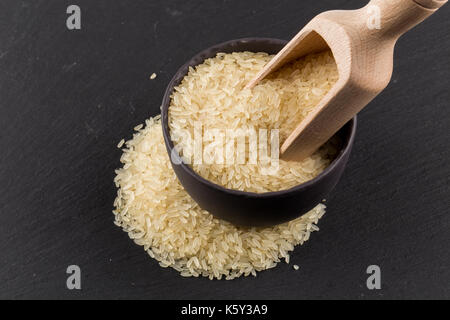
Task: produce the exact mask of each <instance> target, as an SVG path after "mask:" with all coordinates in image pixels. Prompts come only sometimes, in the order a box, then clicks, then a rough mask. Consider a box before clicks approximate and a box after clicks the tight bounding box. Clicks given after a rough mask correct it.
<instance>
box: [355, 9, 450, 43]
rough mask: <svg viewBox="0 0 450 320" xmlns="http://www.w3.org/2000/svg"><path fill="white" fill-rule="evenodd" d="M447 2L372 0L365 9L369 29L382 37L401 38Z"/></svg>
mask: <svg viewBox="0 0 450 320" xmlns="http://www.w3.org/2000/svg"><path fill="white" fill-rule="evenodd" d="M445 3H447V0H371V1H370V2H369V4H367V6H366V7H365V8H363V10H366V17H367V21H366V24H367V27H368V29H369V30H376V31H378V32H377V33H378V34H379V35H380V36H382V37H388V38H399V37H400V36H401V35H403V34H404V33H406V32H407V31H408V30H410V29H412V28H413V27H414V26H416V25H418V24H419V23H421V22H422V21H423V20H425V19H426V18H428V17H429V16H431V15H432V14H433V13H434V12H436V11H437V10H438V9H439V8H440V7H442V6H443V5H444V4H445ZM372 33H373V32H372Z"/></svg>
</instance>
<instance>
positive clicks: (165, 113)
mask: <svg viewBox="0 0 450 320" xmlns="http://www.w3.org/2000/svg"><path fill="white" fill-rule="evenodd" d="M251 41H260V42H274V43H279V44H286V43H287V41H286V40H282V39H276V38H259V37H254V38H241V39H235V40H229V41H226V42H222V43H219V44H216V45H213V46H211V47H209V48H207V49H204V50H202V51H201V52H199V53H197V54H196V55H195V56H193V57H192V58H191V59H189V60H188V61H187V62H186V63H185V64H183V65H182V66H181V67H180V68H179V69H178V70H177V71H176V73H175V75H174V76H173V77H172V79H171V80H170V82H169V84H168V85H167V87H166V90H165V92H164V97H163V101H162V104H161V127H162V131H163V137H164V142H165V144H166V148H167V152H168V156H169V159H170V162H171V164H172V166H180V167H181V168H182V169H183V170H184V171H185V172H186V173H188V174H189V175H190V176H191V177H192V178H194V179H195V180H197V181H198V182H199V183H201V184H204V185H206V186H207V187H209V188H212V189H215V190H216V191H220V192H224V193H228V194H232V195H236V196H242V197H249V198H270V197H276V196H284V195H288V194H290V193H294V192H299V191H303V190H304V189H307V188H309V187H311V186H312V185H314V184H316V183H318V182H320V181H322V180H323V179H325V177H326V176H328V175H329V174H330V173H331V172H333V171H334V170H335V169H336V167H337V166H338V165H339V163H340V162H341V161H343V160H344V158H345V156H346V155H347V154H348V153H349V152H350V151H351V148H352V145H353V142H354V140H355V135H356V127H357V116H356V115H355V116H354V117H353V118H352V119H351V120H350V121H348V122H347V123H346V124H345V125H344V126H346V125H348V124H350V126H351V127H350V134H349V135H348V136H347V137H346V139H345V141H344V147H343V148H341V150H340V152H339V154H338V155H337V156H336V158H335V159H334V160H333V161H332V162H331V163H330V165H328V166H327V167H326V168H325V170H324V171H322V172H321V173H320V174H318V175H317V176H316V177H314V178H313V179H311V180H308V181H306V182H303V183H301V184H298V185H295V186H293V187H291V188H289V189H284V190H279V191H269V192H264V193H257V192H248V191H241V190H234V189H229V188H225V187H223V186H221V185H218V184H216V183H214V182H212V181H210V180H207V179H205V178H203V177H202V176H200V175H199V174H198V173H196V172H195V171H194V169H192V168H191V167H190V166H189V165H187V164H185V163H184V162H183V161H182V159H181V157H180V155H179V154H178V152H176V153H175V156H176V160H177V162H179V164H175V163H173V161H172V150H173V149H174V144H173V141H172V139H171V137H170V129H169V107H170V101H171V98H170V96H171V95H172V92H173V89H174V88H175V86H177V85H178V84H179V83H178V84H175V82H177V81H180V82H181V81H182V79H183V78H184V77H185V76H186V74H187V73H188V72H189V67H190V66H192V67H195V66H196V65H195V66H193V65H192V64H191V62H192V61H194V60H200V59H202V57H203V56H205V55H207V54H208V53H210V52H211V51H213V50H217V49H220V48H222V47H225V46H228V45H231V44H234V43H246V42H251ZM219 52H220V51H217V53H219ZM203 60H205V59H204V58H203ZM197 65H198V64H197ZM177 179H179V178H178V176H177Z"/></svg>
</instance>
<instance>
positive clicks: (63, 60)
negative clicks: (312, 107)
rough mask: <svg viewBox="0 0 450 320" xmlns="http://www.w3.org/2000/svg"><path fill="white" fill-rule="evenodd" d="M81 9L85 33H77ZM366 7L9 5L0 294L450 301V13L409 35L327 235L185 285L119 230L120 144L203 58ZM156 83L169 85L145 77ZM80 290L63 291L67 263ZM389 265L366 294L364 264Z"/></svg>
mask: <svg viewBox="0 0 450 320" xmlns="http://www.w3.org/2000/svg"><path fill="white" fill-rule="evenodd" d="M72 3H75V4H78V5H79V6H80V7H81V9H82V29H81V30H79V31H69V30H67V28H66V26H65V21H66V17H67V14H66V8H67V6H68V5H69V4H72ZM364 3H365V1H362V0H321V1H311V0H304V1H293V0H279V1H268V0H258V1H257V0H251V1H249V0H246V1H241V0H224V1H211V0H195V1H184V0H176V1H174V0H171V1H163V0H151V1H147V0H133V1H131V0H128V1H125V0H117V1H106V0H96V1H87V0H77V1H74V2H72V1H65V0H64V1H54V0H49V1H44V0H36V1H31V0H30V1H18V0H0V183H1V192H0V298H19V299H20V298H155V299H157V298H175V299H181V298H194V299H200V298H204V299H215V298H231V299H232V298H255V299H278V298H286V299H297V298H355V299H360V298H362V299H364V298H384V299H387V298H450V271H449V265H450V251H449V247H448V244H449V242H450V235H449V230H450V228H449V227H450V216H449V212H448V210H449V209H448V208H449V205H450V203H449V191H450V190H449V184H450V179H449V173H450V166H449V163H448V161H449V160H450V154H449V145H450V134H449V128H448V126H449V121H450V111H449V110H450V109H449V107H450V106H449V101H450V96H449V80H448V79H449V77H450V34H449V33H448V30H450V20H449V16H450V6H449V5H447V6H446V7H444V8H442V9H441V10H440V12H438V13H436V14H435V16H433V17H432V18H430V19H429V20H427V21H426V22H425V23H423V24H422V25H420V26H418V27H417V28H416V29H415V30H414V31H412V32H411V33H409V34H408V35H407V36H405V37H404V38H402V39H401V40H400V41H399V43H398V46H397V49H396V52H395V71H394V75H393V81H392V83H391V84H390V86H389V87H388V88H387V89H386V91H385V92H383V93H382V94H381V95H380V96H379V97H378V98H377V99H376V100H375V101H374V102H373V103H371V105H370V106H369V107H367V108H366V109H365V110H364V111H363V112H361V114H360V118H359V120H360V121H359V128H358V136H357V141H356V145H355V148H354V151H353V154H352V157H351V160H350V164H349V166H348V168H347V170H346V172H345V174H344V177H343V179H342V181H341V182H340V184H339V185H338V188H337V189H336V190H335V192H334V193H333V194H332V195H331V196H330V197H329V200H328V202H327V204H328V214H327V215H326V216H325V218H324V219H323V221H322V222H321V223H320V225H319V226H320V228H321V231H320V232H319V233H316V234H314V235H313V236H312V239H311V241H310V242H308V243H307V244H306V245H305V246H303V247H299V248H297V249H296V250H295V252H294V253H293V255H292V259H291V260H292V262H293V263H296V264H298V265H300V267H301V269H300V270H299V271H294V270H293V269H292V266H289V265H286V264H280V265H279V267H277V268H276V269H273V270H271V271H267V272H263V273H260V274H259V275H258V277H257V278H248V279H238V280H235V281H231V282H226V281H208V280H206V279H184V278H181V277H180V276H179V275H178V273H177V272H175V271H173V270H172V269H162V268H160V267H159V266H158V264H157V263H156V262H155V261H153V260H152V259H150V258H149V257H148V256H147V255H146V254H145V252H144V251H143V250H142V248H140V247H138V246H136V245H134V244H133V243H132V241H131V240H129V239H128V237H127V235H126V234H125V233H123V232H122V231H120V230H119V229H118V228H117V227H115V226H114V225H113V215H112V213H111V210H112V203H113V200H114V197H115V192H116V190H115V187H114V185H113V182H112V181H113V178H114V169H115V168H117V167H118V166H119V164H120V163H119V158H120V151H119V150H118V149H117V148H116V144H117V143H118V142H119V141H120V139H122V137H126V138H129V137H131V134H132V128H133V127H134V126H135V125H137V124H139V123H142V122H143V121H144V120H145V119H146V118H148V117H149V116H152V115H156V114H157V113H158V111H159V106H160V102H161V99H162V95H163V91H164V88H165V86H166V85H167V84H168V82H169V79H170V77H171V75H173V74H174V72H175V71H176V70H177V69H178V67H179V66H180V65H182V64H183V63H184V62H185V61H186V60H188V59H189V58H190V57H191V56H193V55H194V54H195V53H197V52H198V51H200V50H202V49H204V48H206V47H208V46H210V45H213V44H215V43H219V42H222V41H225V40H229V39H236V38H241V37H247V36H261V37H277V38H284V39H289V38H290V37H292V36H293V35H294V34H295V33H296V32H297V31H298V30H299V29H300V28H301V26H303V25H304V24H306V23H307V22H308V21H309V19H311V18H312V17H313V16H315V15H316V14H318V13H320V12H321V11H324V10H327V9H351V8H357V7H360V6H362V5H363V4H364ZM153 72H156V73H157V74H158V78H157V79H156V80H153V81H150V80H149V79H148V78H149V76H150V75H151V74H152V73H153ZM71 264H77V265H79V266H80V267H81V270H82V288H83V289H82V290H81V291H69V290H67V289H66V286H65V281H66V277H67V275H66V273H65V270H66V268H67V266H68V265H71ZM372 264H376V265H379V266H380V267H381V270H382V288H383V289H382V290H379V291H369V290H368V289H367V288H366V285H365V282H366V278H367V275H366V273H365V271H366V268H367V266H369V265H372Z"/></svg>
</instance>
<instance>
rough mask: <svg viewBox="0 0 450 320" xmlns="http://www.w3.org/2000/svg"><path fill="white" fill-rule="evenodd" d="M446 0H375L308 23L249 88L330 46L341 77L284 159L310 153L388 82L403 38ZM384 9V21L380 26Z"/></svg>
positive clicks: (287, 146) (284, 150)
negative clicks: (355, 8)
mask: <svg viewBox="0 0 450 320" xmlns="http://www.w3.org/2000/svg"><path fill="white" fill-rule="evenodd" d="M446 2H447V0H440V1H439V0H389V1H387V0H372V1H370V3H369V4H367V6H365V7H363V8H361V9H357V10H346V11H344V10H336V11H328V12H324V13H322V14H320V15H318V16H316V17H315V18H314V19H313V20H312V21H311V22H310V23H308V24H307V25H306V26H305V27H304V28H303V29H302V30H301V31H300V32H299V33H298V34H297V35H296V36H295V37H294V38H293V39H292V40H291V41H290V42H289V43H288V44H287V45H286V46H285V47H284V48H283V49H282V50H281V51H280V52H279V53H278V54H277V55H276V56H275V57H274V58H273V59H272V61H270V62H269V63H268V64H267V65H266V67H265V68H264V69H263V70H262V71H261V72H260V73H259V74H258V75H257V76H256V77H255V79H253V80H252V81H251V82H250V83H249V84H248V85H247V87H249V88H252V87H254V86H255V85H256V84H257V83H258V82H259V81H261V80H262V79H263V78H265V77H266V76H267V75H268V74H270V73H271V72H273V71H275V70H277V69H279V68H280V67H282V66H283V65H284V64H286V63H288V62H290V61H293V60H295V59H298V58H300V57H302V56H305V55H306V54H309V53H316V52H320V51H323V50H327V49H331V51H332V53H333V55H334V58H335V60H336V64H337V67H338V71H339V80H338V82H337V83H336V85H335V86H334V87H333V88H332V89H331V90H330V91H329V92H328V93H327V95H326V96H325V97H324V98H323V100H322V101H321V102H320V103H319V104H318V105H317V106H316V108H315V109H314V110H313V111H312V112H311V113H310V114H309V115H308V116H307V117H306V118H305V119H304V120H303V121H302V122H301V123H300V124H299V125H298V127H296V128H295V129H294V131H293V132H292V133H291V134H290V136H289V137H288V138H287V139H286V141H284V143H283V145H282V146H281V150H280V151H281V157H282V158H283V159H285V160H301V159H303V158H305V157H307V156H309V155H311V154H312V153H313V152H314V151H315V150H317V148H319V147H320V146H321V145H322V144H323V143H325V142H326V141H327V140H328V139H329V138H330V137H332V136H333V135H334V134H335V133H336V132H337V131H338V130H339V129H340V128H341V127H342V126H343V125H344V124H345V123H347V122H348V121H349V120H350V119H351V118H352V117H353V116H354V115H355V114H357V113H358V112H359V111H360V110H361V109H362V108H364V107H365V106H366V105H367V104H368V103H369V102H370V101H371V100H373V99H374V98H375V97H376V96H377V95H378V94H379V93H380V92H381V91H382V90H383V89H384V88H386V86H387V85H388V84H389V82H390V79H391V75H392V70H393V51H394V46H395V43H396V42H397V40H398V38H399V37H400V36H401V35H403V34H404V33H405V32H407V31H408V30H410V29H411V28H413V27H414V26H415V25H417V24H419V23H421V22H422V21H423V20H425V19H426V18H427V17H429V16H430V15H432V14H433V13H434V12H435V11H436V10H438V9H439V8H440V7H441V6H442V5H444V4H445V3H446ZM377 13H379V15H378V17H379V20H378V21H379V24H377V23H376V22H377V20H376V19H377Z"/></svg>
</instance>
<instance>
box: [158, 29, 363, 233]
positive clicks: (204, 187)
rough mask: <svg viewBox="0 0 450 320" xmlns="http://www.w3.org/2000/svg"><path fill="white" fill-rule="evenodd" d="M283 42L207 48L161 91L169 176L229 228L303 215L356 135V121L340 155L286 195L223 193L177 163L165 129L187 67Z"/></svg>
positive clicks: (323, 192)
mask: <svg viewBox="0 0 450 320" xmlns="http://www.w3.org/2000/svg"><path fill="white" fill-rule="evenodd" d="M286 43H287V41H285V40H279V39H270V38H245V39H238V40H231V41H228V42H224V43H221V44H218V45H215V46H213V47H210V48H208V49H206V50H204V51H202V52H200V53H199V54H197V55H196V56H194V57H193V58H192V59H190V60H189V61H188V62H187V63H186V64H184V65H183V66H182V67H181V68H180V69H179V70H178V71H177V73H176V74H175V76H174V77H173V78H172V80H171V81H170V83H169V85H168V86H167V89H166V92H165V94H164V98H163V102H162V106H161V119H162V130H163V136H164V141H165V144H166V148H167V151H168V154H169V157H170V159H171V163H172V167H173V170H174V171H175V174H176V175H177V177H178V180H179V181H180V183H181V184H182V186H183V187H184V189H185V190H186V192H187V193H188V194H189V195H190V196H191V197H192V198H193V199H194V200H195V201H196V202H197V203H198V204H199V206H200V207H201V208H202V209H204V210H207V211H208V212H210V213H211V214H213V215H214V216H215V217H217V218H220V219H223V220H226V221H229V222H231V223H233V224H235V225H239V226H248V227H265V226H273V225H277V224H280V223H284V222H287V221H290V220H293V219H295V218H298V217H300V216H301V215H303V214H305V213H307V212H308V211H310V210H311V209H312V208H314V207H315V206H316V205H317V204H319V203H320V202H321V201H322V199H324V198H325V197H326V196H327V195H328V194H329V192H330V191H332V190H333V189H334V187H335V186H336V184H337V183H338V181H339V179H340V178H341V176H342V173H343V171H344V169H345V166H346V164H347V161H348V159H349V156H350V153H351V149H352V146H353V141H354V139H355V133H356V122H357V120H356V116H355V117H354V118H353V119H352V120H350V121H349V122H348V123H347V124H346V125H345V126H343V127H342V128H341V129H340V130H339V132H337V133H336V134H337V135H339V136H340V139H341V141H342V146H341V149H340V150H339V151H338V154H337V156H336V158H335V159H334V160H333V161H332V162H331V164H330V165H329V166H328V167H327V168H326V169H325V170H324V171H323V172H322V173H320V174H319V175H318V176H317V177H315V178H314V179H312V180H310V181H307V182H305V183H302V184H299V185H297V186H295V187H292V188H290V189H287V190H282V191H276V192H266V193H253V192H244V191H238V190H232V189H227V188H224V187H222V186H219V185H217V184H215V183H213V182H211V181H208V180H206V179H204V178H202V177H201V176H200V175H198V174H197V173H196V172H195V171H194V170H193V169H192V168H191V167H190V166H189V165H187V164H185V163H183V161H182V160H181V157H180V156H179V155H178V153H177V152H173V150H174V143H173V141H172V140H171V136H170V129H169V113H168V112H169V106H170V100H171V98H170V97H171V94H172V92H173V90H174V87H176V86H177V85H179V84H180V82H181V80H182V79H183V78H184V76H185V75H186V74H187V73H188V71H189V67H195V66H197V65H199V64H201V63H202V62H203V61H204V60H205V59H208V58H211V57H214V56H215V55H216V54H217V53H219V52H225V53H231V52H241V51H251V52H267V53H269V54H276V53H278V52H279V51H280V50H281V49H282V48H283V47H284V46H285V45H286Z"/></svg>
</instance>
